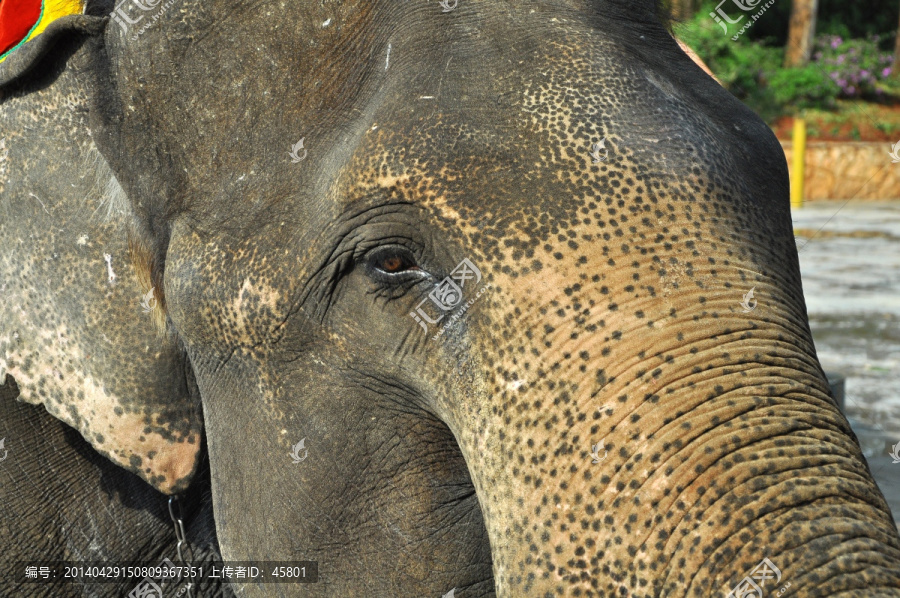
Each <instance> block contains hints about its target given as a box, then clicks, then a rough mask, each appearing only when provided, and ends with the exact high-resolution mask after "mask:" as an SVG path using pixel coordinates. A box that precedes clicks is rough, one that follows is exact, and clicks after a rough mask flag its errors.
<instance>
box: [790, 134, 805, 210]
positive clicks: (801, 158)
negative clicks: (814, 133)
mask: <svg viewBox="0 0 900 598" xmlns="http://www.w3.org/2000/svg"><path fill="white" fill-rule="evenodd" d="M791 147H792V153H793V161H794V168H793V175H794V176H792V177H791V207H792V208H802V207H803V182H804V177H805V176H806V121H805V120H804V119H802V118H795V119H794V136H793V143H792V145H791Z"/></svg>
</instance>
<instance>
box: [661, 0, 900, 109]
mask: <svg viewBox="0 0 900 598" xmlns="http://www.w3.org/2000/svg"><path fill="white" fill-rule="evenodd" d="M718 4H719V2H718V0H713V1H709V2H704V3H703V4H702V6H701V8H700V9H699V11H698V12H697V13H696V15H695V16H694V17H693V18H692V19H690V20H689V21H686V22H684V23H679V24H677V25H675V27H674V33H675V35H676V36H678V37H679V38H680V39H681V40H683V41H684V42H685V43H686V44H687V45H688V46H690V47H691V48H692V49H693V50H694V51H695V52H696V53H697V54H698V55H699V56H700V57H701V58H703V60H704V61H705V62H706V63H707V65H709V68H710V69H711V70H712V71H713V72H714V73H715V74H716V77H718V78H719V80H720V81H721V82H722V84H723V85H724V86H725V87H726V88H727V89H728V90H729V91H731V92H732V93H733V94H734V95H735V96H737V97H738V98H740V99H741V100H743V101H744V102H745V103H746V104H747V105H749V106H750V107H751V108H752V109H753V110H755V111H756V112H757V113H758V114H759V115H760V116H762V117H763V118H764V119H765V120H766V121H768V122H772V121H773V120H775V118H777V117H778V116H780V115H783V114H785V113H793V112H796V111H798V110H807V109H823V110H830V109H833V108H834V106H835V99H836V98H847V99H850V98H866V99H876V98H888V97H891V96H893V95H895V94H894V93H893V91H895V90H894V89H893V87H892V85H893V83H892V82H891V80H889V79H888V76H889V75H890V74H891V73H890V68H889V67H890V62H891V59H892V56H891V54H890V53H889V52H885V51H883V48H884V47H885V45H890V42H891V39H892V35H893V34H891V35H881V36H879V35H870V36H869V37H867V38H865V39H851V40H845V39H844V38H841V37H838V36H836V35H832V34H822V35H819V36H818V37H817V38H816V40H815V44H814V50H813V55H812V61H811V63H810V65H809V66H807V67H804V68H801V69H784V68H782V63H783V62H784V48H783V44H784V41H785V40H784V39H781V40H779V39H778V38H776V37H769V38H760V35H761V34H762V33H763V32H765V31H766V29H765V27H764V26H763V24H764V23H765V22H766V21H769V20H772V19H773V18H777V17H778V15H779V14H780V12H779V11H781V12H784V11H785V10H786V11H787V12H786V13H785V15H784V16H785V19H784V20H785V21H786V20H787V16H788V15H789V13H790V4H791V3H790V1H788V0H777V1H776V3H775V4H773V5H771V6H769V7H768V8H766V10H765V12H764V13H762V14H761V16H759V18H758V19H757V20H756V21H755V22H753V24H752V26H749V27H747V26H746V25H747V24H748V23H749V22H750V18H751V16H752V15H759V10H757V9H754V10H753V11H749V12H745V11H741V10H739V9H738V8H737V7H736V6H735V5H733V4H732V3H726V4H724V5H722V7H723V10H724V11H725V13H726V14H727V15H728V16H729V18H730V19H732V20H737V19H738V18H739V17H742V18H741V20H740V22H739V23H737V24H731V25H729V26H728V32H727V33H726V32H725V31H723V30H722V27H721V26H720V25H719V24H717V23H716V22H715V20H714V19H713V18H712V17H711V16H710V13H711V12H713V11H714V10H715V8H716V6H717V5H718ZM764 4H765V2H762V1H761V3H760V4H758V5H757V6H760V7H761V6H763V5H764ZM775 9H778V10H775ZM855 10H856V9H854V11H855ZM822 11H823V9H822V8H820V11H819V14H820V15H821V14H822ZM854 11H850V12H851V13H852V14H854V15H855V14H856V12H854ZM894 14H895V16H896V11H894ZM853 19H856V17H853V18H852V19H850V20H849V21H848V22H847V23H846V24H845V25H846V28H847V30H848V31H854V30H857V29H860V28H861V26H858V24H857V23H856V22H855V21H854V20H853ZM894 23H896V20H894ZM742 26H744V29H745V30H744V33H741V34H740V35H739V36H738V37H737V38H736V39H735V37H736V35H737V34H738V33H739V32H740V29H741V27H742ZM894 26H895V27H896V25H894ZM862 28H863V29H865V27H862ZM779 41H780V43H779Z"/></svg>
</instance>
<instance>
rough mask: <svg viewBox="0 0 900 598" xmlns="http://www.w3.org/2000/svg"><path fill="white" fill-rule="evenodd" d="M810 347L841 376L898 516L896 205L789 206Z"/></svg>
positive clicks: (853, 418) (850, 411)
mask: <svg viewBox="0 0 900 598" xmlns="http://www.w3.org/2000/svg"><path fill="white" fill-rule="evenodd" d="M792 216H793V220H794V232H795V235H796V236H797V248H798V251H799V256H800V270H801V273H802V275H803V293H804V296H805V297H806V306H807V309H808V311H809V319H810V326H811V328H812V332H813V338H814V339H815V342H816V350H817V352H818V354H819V359H820V361H821V362H822V366H823V367H824V368H825V370H826V371H827V372H839V373H841V374H843V375H844V376H845V377H846V409H845V411H846V414H847V417H848V419H849V420H850V424H851V426H853V429H854V431H855V432H856V434H857V436H858V437H859V440H860V444H861V445H862V447H863V452H864V453H865V455H866V458H867V459H868V460H869V467H870V469H871V470H872V473H873V475H874V476H875V480H876V481H877V482H878V485H879V486H880V487H881V491H882V492H883V493H884V495H885V498H886V499H887V501H888V503H889V504H890V505H891V509H892V510H893V513H894V519H895V521H900V463H893V461H894V459H892V458H891V456H890V454H889V453H890V451H891V447H892V446H893V445H895V444H897V443H900V202H884V203H875V202H849V203H845V202H814V203H810V204H807V205H806V206H805V207H803V208H801V209H795V210H793V214H792ZM898 449H900V447H898Z"/></svg>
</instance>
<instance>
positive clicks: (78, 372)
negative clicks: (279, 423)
mask: <svg viewBox="0 0 900 598" xmlns="http://www.w3.org/2000/svg"><path fill="white" fill-rule="evenodd" d="M66 77H68V75H65V76H64V79H65V78H66ZM65 90H68V91H65ZM86 101H87V100H86V96H85V93H84V90H82V89H80V88H79V87H77V86H70V87H65V86H63V87H53V86H51V87H44V86H42V87H41V88H40V89H38V90H35V91H33V93H31V94H29V95H19V96H16V97H11V98H7V99H6V100H5V101H4V105H3V107H2V109H3V119H4V125H6V124H7V123H8V124H9V127H10V130H11V131H12V132H11V134H10V135H9V139H10V140H12V141H13V142H14V143H15V144H16V148H15V152H14V155H15V157H16V159H15V160H14V161H13V162H11V163H10V171H9V173H8V178H7V180H6V188H5V190H4V192H3V193H2V194H0V214H2V216H0V238H3V239H4V243H3V250H0V281H3V283H2V284H3V285H4V290H3V292H2V298H0V370H3V372H5V373H8V374H10V375H11V376H12V377H13V378H14V379H15V381H16V384H17V386H18V387H19V392H20V399H21V400H23V401H25V402H28V403H31V404H35V405H44V407H45V408H46V409H47V410H48V411H49V412H50V413H52V414H53V415H55V416H56V417H58V418H59V419H60V420H62V421H64V422H66V423H67V424H69V425H71V426H72V427H73V428H75V429H76V430H78V432H80V433H81V434H82V435H83V436H84V437H85V439H86V440H87V441H88V442H90V443H91V444H92V445H93V446H94V448H95V449H96V450H97V451H99V452H100V453H101V454H103V455H105V456H107V457H108V458H109V459H110V460H111V461H113V462H114V463H117V464H118V465H120V466H122V467H124V468H125V469H127V470H129V471H132V472H133V473H135V474H137V475H138V476H140V477H142V478H144V479H146V480H147V481H148V482H150V483H151V484H152V485H154V486H155V487H156V488H157V489H158V490H160V491H163V492H177V491H181V490H183V489H184V488H185V487H186V486H187V484H188V483H189V482H190V479H191V476H192V475H193V472H194V470H195V467H196V459H197V455H198V454H199V449H200V438H201V433H202V427H201V423H200V420H199V412H198V411H197V409H196V406H195V405H194V404H193V402H192V401H191V399H190V398H189V396H188V391H187V388H186V382H185V377H184V371H183V361H181V359H182V358H181V357H180V350H179V349H178V348H177V345H176V344H175V342H174V339H173V338H172V337H167V336H158V335H157V334H155V332H154V330H153V326H152V325H151V324H150V322H149V321H148V318H147V317H146V315H145V314H142V313H141V309H140V299H141V295H142V293H141V289H140V286H139V284H138V282H137V280H136V277H135V274H134V272H133V271H132V270H131V268H130V264H129V258H128V254H129V252H128V244H127V237H128V234H127V231H128V222H127V220H126V218H127V217H128V216H127V215H126V214H125V209H124V206H123V202H127V198H125V197H124V192H122V191H121V188H120V187H118V185H117V184H116V185H114V184H112V183H111V181H114V178H113V177H112V171H111V170H110V169H109V167H108V165H107V164H106V162H105V160H104V159H103V158H102V156H100V154H99V152H98V151H97V149H96V147H94V144H93V141H92V138H91V136H90V134H89V133H88V131H87V127H86V124H85V122H84V119H85V118H86V115H87V110H86V107H85V104H86ZM23 132H28V135H24V134H23ZM36 139H39V140H40V142H39V144H38V143H37V142H36V141H35V140H36ZM48 148H53V151H52V152H51V151H49V149H48ZM115 188H118V191H116V189H115ZM31 194H36V195H38V196H39V197H40V198H41V200H42V201H43V202H44V204H45V206H46V208H47V211H45V210H44V209H42V208H41V206H40V205H38V204H37V202H35V200H34V198H32V197H31ZM117 195H118V197H116V196H117ZM104 255H109V256H110V260H109V262H107V260H105V259H104ZM110 268H111V269H112V273H113V274H114V275H115V284H114V285H113V284H110V280H109V277H110ZM0 375H2V374H0ZM0 382H2V378H0Z"/></svg>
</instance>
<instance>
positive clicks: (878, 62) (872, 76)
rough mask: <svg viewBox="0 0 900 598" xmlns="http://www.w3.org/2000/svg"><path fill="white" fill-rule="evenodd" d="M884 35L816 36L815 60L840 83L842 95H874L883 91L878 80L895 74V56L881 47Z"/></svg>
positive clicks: (813, 56)
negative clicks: (892, 67) (863, 37)
mask: <svg viewBox="0 0 900 598" xmlns="http://www.w3.org/2000/svg"><path fill="white" fill-rule="evenodd" d="M880 42H881V37H880V36H877V35H872V36H870V37H869V38H868V39H850V40H844V39H843V38H841V37H839V36H837V35H820V36H818V37H816V41H815V45H814V50H813V55H812V60H813V62H814V63H815V64H816V65H817V66H818V67H819V68H821V69H823V71H824V72H827V73H828V76H829V77H831V79H832V80H833V81H834V82H835V83H837V84H838V86H840V90H841V91H840V94H841V97H844V98H859V97H868V98H872V97H875V96H878V95H881V94H882V93H883V91H882V90H881V89H880V88H879V87H878V83H879V82H880V81H882V80H884V79H887V78H888V77H889V76H890V74H891V62H892V61H893V56H892V55H891V54H890V53H889V52H882V51H880V50H879V44H880Z"/></svg>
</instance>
